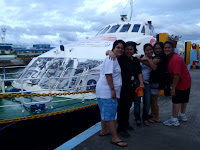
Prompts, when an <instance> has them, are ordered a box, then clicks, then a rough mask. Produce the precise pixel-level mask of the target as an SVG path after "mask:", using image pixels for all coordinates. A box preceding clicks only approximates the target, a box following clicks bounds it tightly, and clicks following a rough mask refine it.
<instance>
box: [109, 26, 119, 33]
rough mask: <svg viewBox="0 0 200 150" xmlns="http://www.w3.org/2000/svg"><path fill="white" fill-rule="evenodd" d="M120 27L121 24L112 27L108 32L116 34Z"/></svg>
mask: <svg viewBox="0 0 200 150" xmlns="http://www.w3.org/2000/svg"><path fill="white" fill-rule="evenodd" d="M119 27H120V25H119V24H117V25H114V26H112V27H111V29H110V30H109V31H108V33H114V32H116V31H117V29H118V28H119Z"/></svg>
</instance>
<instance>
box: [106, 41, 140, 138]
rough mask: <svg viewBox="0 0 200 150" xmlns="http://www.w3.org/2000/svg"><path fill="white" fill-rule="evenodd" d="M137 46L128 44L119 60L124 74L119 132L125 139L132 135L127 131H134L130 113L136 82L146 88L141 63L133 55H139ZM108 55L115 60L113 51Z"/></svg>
mask: <svg viewBox="0 0 200 150" xmlns="http://www.w3.org/2000/svg"><path fill="white" fill-rule="evenodd" d="M137 45H138V44H137V43H135V42H126V44H125V51H124V54H123V55H122V56H120V57H119V58H118V62H119V65H120V67H121V74H122V88H121V94H120V99H119V100H118V110H117V122H118V128H117V131H118V133H119V135H121V136H123V137H129V136H130V134H129V133H128V132H127V130H133V127H132V126H130V124H129V111H130V108H131V106H132V103H133V101H134V96H135V89H136V87H135V82H136V81H139V84H140V85H141V86H144V84H143V77H142V71H141V67H140V62H139V60H138V59H137V58H136V57H133V54H135V53H137V48H136V46H137ZM107 54H109V56H110V57H111V58H113V56H112V52H111V51H108V52H107Z"/></svg>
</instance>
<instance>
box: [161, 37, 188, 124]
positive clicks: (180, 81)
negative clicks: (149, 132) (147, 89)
mask: <svg viewBox="0 0 200 150" xmlns="http://www.w3.org/2000/svg"><path fill="white" fill-rule="evenodd" d="M164 52H165V54H166V55H167V58H168V73H169V74H170V77H171V79H172V85H171V87H170V95H171V96H172V103H173V113H172V117H171V119H169V120H167V121H164V122H163V124H164V125H167V126H180V123H179V120H181V121H187V117H186V115H185V112H186V107H187V103H188V102H189V95H190V88H191V77H190V73H189V71H188V69H187V66H186V64H185V62H184V60H183V59H182V57H181V56H180V55H179V54H177V53H174V45H173V43H172V42H170V41H167V42H165V43H164ZM179 111H180V112H179Z"/></svg>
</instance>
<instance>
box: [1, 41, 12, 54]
mask: <svg viewBox="0 0 200 150" xmlns="http://www.w3.org/2000/svg"><path fill="white" fill-rule="evenodd" d="M11 52H12V44H10V43H0V54H10V53H11Z"/></svg>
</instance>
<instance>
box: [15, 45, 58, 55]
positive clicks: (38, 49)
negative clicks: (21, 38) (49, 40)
mask: <svg viewBox="0 0 200 150" xmlns="http://www.w3.org/2000/svg"><path fill="white" fill-rule="evenodd" d="M53 48H55V47H51V46H50V44H34V45H33V47H31V48H29V49H27V48H13V49H14V51H15V52H16V53H17V55H40V54H42V53H45V52H47V51H49V50H51V49H53Z"/></svg>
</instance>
